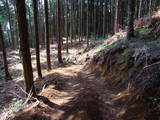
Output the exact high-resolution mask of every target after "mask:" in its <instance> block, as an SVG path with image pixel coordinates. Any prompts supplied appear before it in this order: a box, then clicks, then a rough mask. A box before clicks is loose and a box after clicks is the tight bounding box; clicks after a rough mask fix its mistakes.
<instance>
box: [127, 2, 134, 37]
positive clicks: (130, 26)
mask: <svg viewBox="0 0 160 120" xmlns="http://www.w3.org/2000/svg"><path fill="white" fill-rule="evenodd" d="M128 10H129V13H128V14H129V15H128V17H129V21H128V33H127V38H128V40H129V39H130V38H132V37H134V13H135V0H129V3H128Z"/></svg>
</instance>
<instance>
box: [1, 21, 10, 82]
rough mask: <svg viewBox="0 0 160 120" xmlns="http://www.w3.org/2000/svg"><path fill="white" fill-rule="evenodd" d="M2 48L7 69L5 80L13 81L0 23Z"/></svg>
mask: <svg viewBox="0 0 160 120" xmlns="http://www.w3.org/2000/svg"><path fill="white" fill-rule="evenodd" d="M0 45H1V46H0V47H1V48H2V52H3V62H4V69H5V79H6V81H8V80H11V79H12V78H11V76H10V74H9V71H8V63H7V55H6V47H5V42H4V37H3V31H2V27H1V23H0Z"/></svg>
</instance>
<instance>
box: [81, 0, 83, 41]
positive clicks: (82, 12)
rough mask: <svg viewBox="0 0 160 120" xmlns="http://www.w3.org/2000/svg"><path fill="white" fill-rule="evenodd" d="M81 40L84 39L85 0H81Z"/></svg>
mask: <svg viewBox="0 0 160 120" xmlns="http://www.w3.org/2000/svg"><path fill="white" fill-rule="evenodd" d="M80 36H81V41H82V40H83V0H81V35H80Z"/></svg>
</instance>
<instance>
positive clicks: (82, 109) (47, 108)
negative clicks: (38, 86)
mask: <svg viewBox="0 0 160 120" xmlns="http://www.w3.org/2000/svg"><path fill="white" fill-rule="evenodd" d="M83 67H84V66H83V65H71V66H68V67H63V68H58V69H55V70H54V71H53V72H52V73H51V74H50V75H49V77H50V78H51V76H54V77H52V81H49V82H50V84H49V85H48V86H47V87H46V88H45V89H44V90H43V92H41V93H40V94H39V97H38V100H39V101H40V102H39V103H38V105H36V106H34V107H33V106H31V107H28V108H25V109H23V110H21V111H20V112H18V113H16V114H15V115H16V116H14V119H13V120H143V119H144V117H145V115H144V111H145V105H143V104H141V103H136V104H135V103H128V102H127V101H128V99H129V95H128V94H125V93H117V92H115V90H114V89H108V88H107V87H106V86H105V83H104V80H103V78H101V77H100V76H98V75H97V74H95V73H93V72H91V71H88V70H85V69H84V68H83ZM56 75H57V76H56ZM55 76H56V77H55ZM45 78H47V76H46V77H45ZM55 80H57V81H59V83H57V84H56V85H52V84H51V82H53V81H55ZM54 83H55V82H54ZM56 86H59V87H56Z"/></svg>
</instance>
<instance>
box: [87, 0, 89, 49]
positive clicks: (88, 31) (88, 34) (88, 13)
mask: <svg viewBox="0 0 160 120" xmlns="http://www.w3.org/2000/svg"><path fill="white" fill-rule="evenodd" d="M88 46H89V0H88V1H87V47H88Z"/></svg>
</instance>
